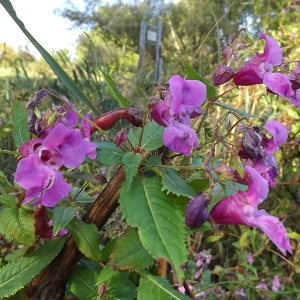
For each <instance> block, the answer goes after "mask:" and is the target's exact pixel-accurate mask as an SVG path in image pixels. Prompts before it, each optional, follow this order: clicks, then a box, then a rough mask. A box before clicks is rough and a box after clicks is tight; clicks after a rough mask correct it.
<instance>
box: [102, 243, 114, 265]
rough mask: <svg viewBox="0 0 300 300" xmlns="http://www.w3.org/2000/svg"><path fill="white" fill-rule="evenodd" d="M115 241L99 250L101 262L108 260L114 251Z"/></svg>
mask: <svg viewBox="0 0 300 300" xmlns="http://www.w3.org/2000/svg"><path fill="white" fill-rule="evenodd" d="M116 242H117V239H114V240H112V241H110V242H108V243H107V244H106V246H105V247H104V248H103V249H102V250H101V258H102V262H104V263H106V262H107V261H108V260H109V257H110V255H111V253H112V251H113V250H114V247H115V245H116Z"/></svg>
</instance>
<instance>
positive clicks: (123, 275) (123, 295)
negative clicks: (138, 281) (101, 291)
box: [97, 266, 136, 300]
mask: <svg viewBox="0 0 300 300" xmlns="http://www.w3.org/2000/svg"><path fill="white" fill-rule="evenodd" d="M102 284H105V285H106V288H107V292H106V298H105V299H118V300H130V299H136V287H135V285H134V284H133V282H132V281H129V280H128V273H127V272H117V271H115V270H114V269H113V268H112V267H111V266H106V268H104V269H103V270H102V271H101V273H100V274H99V276H98V280H97V285H102Z"/></svg>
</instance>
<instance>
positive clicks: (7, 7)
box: [0, 0, 99, 115]
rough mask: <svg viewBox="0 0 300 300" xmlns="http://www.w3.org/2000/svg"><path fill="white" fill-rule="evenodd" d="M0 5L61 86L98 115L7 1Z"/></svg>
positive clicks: (3, 0)
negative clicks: (41, 57) (59, 81)
mask: <svg viewBox="0 0 300 300" xmlns="http://www.w3.org/2000/svg"><path fill="white" fill-rule="evenodd" d="M0 3H1V4H2V6H3V7H4V8H5V10H6V11H7V12H8V14H9V15H10V16H11V17H12V19H13V20H14V21H15V23H16V24H17V25H18V26H19V28H20V29H21V30H22V31H23V33H24V34H25V35H26V37H27V38H28V39H29V40H30V42H31V43H32V44H33V45H34V46H35V48H36V49H37V50H38V51H39V52H40V53H41V55H42V56H43V58H44V59H45V60H46V61H47V63H48V64H49V65H50V67H51V68H52V70H53V71H54V72H55V73H56V75H57V77H58V78H59V79H60V80H61V81H62V82H63V84H64V85H65V86H66V87H67V88H68V90H69V91H70V92H71V93H72V94H73V95H74V96H75V97H76V98H77V99H79V100H80V101H81V102H83V103H84V104H86V105H87V106H88V107H89V108H90V109H91V110H92V111H93V112H94V113H95V114H96V115H99V112H98V110H97V109H96V108H95V106H94V105H93V104H92V103H91V102H90V101H89V99H88V98H87V97H86V95H85V94H84V93H83V92H82V91H81V90H80V89H79V88H78V87H77V86H76V84H75V83H74V82H73V80H72V79H71V78H70V77H69V76H68V74H67V73H66V72H65V71H64V70H63V69H62V68H61V67H60V66H59V64H58V63H57V62H56V61H55V59H54V58H53V57H52V56H51V55H50V54H49V53H48V52H47V51H46V50H45V49H44V48H43V47H42V46H41V45H40V44H39V43H38V42H37V41H36V39H35V38H34V37H33V36H32V35H31V34H30V32H29V31H27V29H26V28H25V25H24V23H23V22H22V21H21V20H20V19H19V18H18V17H17V14H16V12H15V10H14V8H13V6H12V4H11V2H10V1H9V0H1V1H0Z"/></svg>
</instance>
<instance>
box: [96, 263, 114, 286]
mask: <svg viewBox="0 0 300 300" xmlns="http://www.w3.org/2000/svg"><path fill="white" fill-rule="evenodd" d="M117 274H118V272H117V271H115V270H114V269H113V268H112V267H111V266H109V265H107V266H106V267H105V268H104V269H103V270H102V271H101V272H100V274H99V276H98V279H97V284H98V285H99V284H101V283H103V282H105V281H108V280H109V279H110V278H111V277H113V276H115V275H117Z"/></svg>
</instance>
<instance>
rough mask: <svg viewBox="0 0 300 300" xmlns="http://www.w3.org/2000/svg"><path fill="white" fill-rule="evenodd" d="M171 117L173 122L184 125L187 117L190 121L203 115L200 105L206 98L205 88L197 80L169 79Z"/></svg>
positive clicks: (177, 77)
mask: <svg viewBox="0 0 300 300" xmlns="http://www.w3.org/2000/svg"><path fill="white" fill-rule="evenodd" d="M169 84H170V93H171V97H172V101H171V107H170V111H171V115H172V116H173V117H174V119H175V120H178V121H179V122H181V123H185V121H184V120H186V118H187V116H188V117H189V118H191V119H193V118H195V117H197V116H199V115H200V114H202V113H203V111H202V110H201V109H200V107H199V106H200V105H202V104H203V102H204V101H205V98H206V86H205V84H204V83H202V82H201V81H199V80H184V79H182V78H181V77H180V76H179V75H174V76H172V77H171V78H170V79H169Z"/></svg>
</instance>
